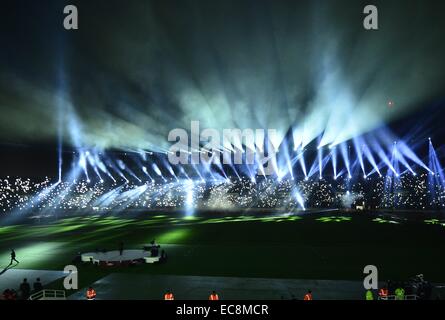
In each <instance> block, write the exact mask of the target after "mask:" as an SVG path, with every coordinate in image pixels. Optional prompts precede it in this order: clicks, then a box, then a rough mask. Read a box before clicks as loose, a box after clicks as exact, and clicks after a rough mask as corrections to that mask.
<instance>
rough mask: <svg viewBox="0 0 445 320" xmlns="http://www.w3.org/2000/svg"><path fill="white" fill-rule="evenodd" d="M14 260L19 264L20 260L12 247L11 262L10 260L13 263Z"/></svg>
mask: <svg viewBox="0 0 445 320" xmlns="http://www.w3.org/2000/svg"><path fill="white" fill-rule="evenodd" d="M13 261H15V262H17V264H19V263H20V262H19V261H18V260H17V259H16V254H15V251H14V249H11V262H10V263H9V264H10V265H11V264H12V262H13Z"/></svg>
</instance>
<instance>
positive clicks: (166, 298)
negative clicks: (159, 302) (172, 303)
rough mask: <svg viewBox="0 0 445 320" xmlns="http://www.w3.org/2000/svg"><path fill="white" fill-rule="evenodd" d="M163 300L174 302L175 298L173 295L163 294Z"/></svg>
mask: <svg viewBox="0 0 445 320" xmlns="http://www.w3.org/2000/svg"><path fill="white" fill-rule="evenodd" d="M164 300H175V298H174V297H173V293H166V294H164Z"/></svg>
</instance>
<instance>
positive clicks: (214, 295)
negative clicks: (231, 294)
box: [209, 293, 219, 300]
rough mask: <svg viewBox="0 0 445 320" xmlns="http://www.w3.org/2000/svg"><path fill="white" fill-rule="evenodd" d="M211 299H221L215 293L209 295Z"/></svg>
mask: <svg viewBox="0 0 445 320" xmlns="http://www.w3.org/2000/svg"><path fill="white" fill-rule="evenodd" d="M209 300H219V296H218V295H217V294H216V293H215V294H213V293H212V294H211V295H210V297H209Z"/></svg>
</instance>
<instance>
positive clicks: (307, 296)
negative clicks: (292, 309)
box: [303, 290, 312, 300]
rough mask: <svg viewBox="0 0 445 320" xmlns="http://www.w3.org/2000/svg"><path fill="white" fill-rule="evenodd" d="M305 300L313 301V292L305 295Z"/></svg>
mask: <svg viewBox="0 0 445 320" xmlns="http://www.w3.org/2000/svg"><path fill="white" fill-rule="evenodd" d="M303 300H312V291H311V290H308V291H307V293H306V294H305V295H304V298H303Z"/></svg>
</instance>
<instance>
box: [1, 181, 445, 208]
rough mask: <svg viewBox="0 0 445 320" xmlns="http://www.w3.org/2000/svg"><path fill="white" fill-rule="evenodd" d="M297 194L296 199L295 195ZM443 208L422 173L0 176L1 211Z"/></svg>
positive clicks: (442, 196) (440, 188)
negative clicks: (133, 178)
mask: <svg viewBox="0 0 445 320" xmlns="http://www.w3.org/2000/svg"><path fill="white" fill-rule="evenodd" d="M296 194H299V195H300V196H301V197H300V199H301V200H300V201H298V197H296V196H295V195H296ZM186 205H188V206H193V207H195V208H220V209H221V208H222V209H227V208H248V207H250V208H283V207H303V206H304V207H305V208H347V207H352V206H354V205H364V206H365V207H366V208H370V209H385V208H394V209H433V210H434V209H442V208H445V188H444V185H443V184H441V183H437V181H436V179H431V176H430V175H429V174H427V173H424V174H419V175H416V176H414V175H411V174H405V175H403V176H400V177H398V178H396V177H394V176H392V177H389V176H388V177H379V176H378V175H373V176H369V177H367V178H366V179H364V178H361V179H340V178H338V179H333V178H332V177H331V178H322V179H319V178H318V177H315V178H310V179H308V180H306V179H295V180H292V179H284V180H282V181H278V180H276V179H264V178H263V179H258V181H252V179H247V178H242V179H237V178H235V179H231V180H226V179H224V180H222V181H211V182H201V181H199V182H196V181H195V182H191V181H189V180H182V181H176V180H175V181H170V182H164V181H163V182H147V183H145V184H144V183H139V182H137V183H132V182H125V181H124V182H122V183H119V182H110V183H107V182H94V183H93V182H90V183H88V182H87V181H85V180H79V181H73V182H59V183H54V182H51V180H50V179H49V178H46V179H44V180H42V181H33V180H31V179H23V178H11V177H6V178H3V179H0V213H5V214H6V213H10V212H15V213H20V212H26V211H30V210H31V211H45V210H55V209H59V210H83V209H86V210H92V211H107V210H112V209H116V208H118V209H126V208H181V207H185V206H186Z"/></svg>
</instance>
